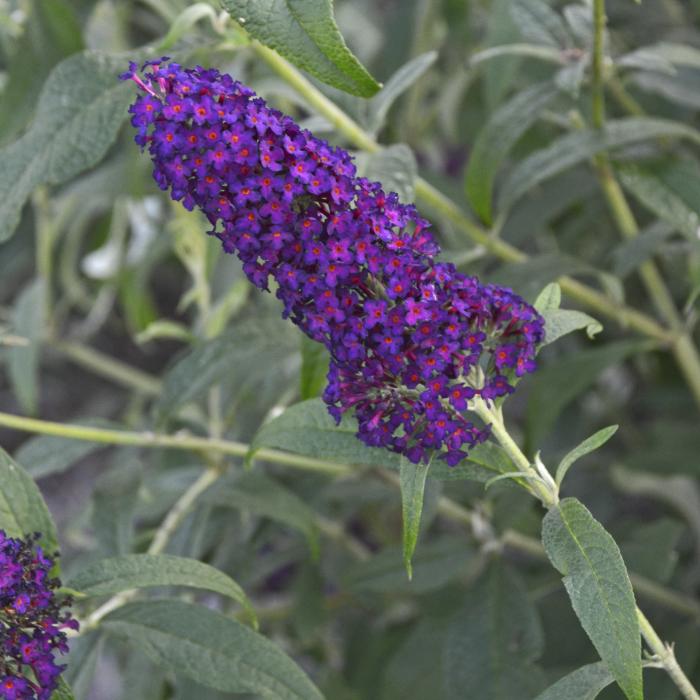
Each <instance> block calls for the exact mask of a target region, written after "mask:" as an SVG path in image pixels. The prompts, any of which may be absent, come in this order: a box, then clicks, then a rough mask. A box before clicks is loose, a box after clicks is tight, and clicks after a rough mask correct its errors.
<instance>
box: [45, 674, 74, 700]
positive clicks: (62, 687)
mask: <svg viewBox="0 0 700 700" xmlns="http://www.w3.org/2000/svg"><path fill="white" fill-rule="evenodd" d="M51 700H75V696H74V695H73V691H72V690H71V688H70V686H69V685H68V683H67V682H66V681H65V679H64V678H59V679H58V687H57V688H56V690H54V691H53V693H51Z"/></svg>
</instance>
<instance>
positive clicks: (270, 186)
mask: <svg viewBox="0 0 700 700" xmlns="http://www.w3.org/2000/svg"><path fill="white" fill-rule="evenodd" d="M166 61H167V59H161V60H160V61H150V62H148V63H147V64H146V65H144V66H143V68H142V71H141V73H139V71H138V69H137V66H136V65H135V64H131V65H130V68H129V70H128V71H127V72H126V73H124V74H123V75H122V76H121V77H122V78H124V79H132V80H134V81H135V82H136V83H137V84H138V85H139V87H140V88H141V91H142V93H141V94H140V95H139V96H138V97H137V99H136V101H135V102H134V103H133V105H132V106H131V108H130V112H131V114H132V119H131V122H132V124H133V126H134V127H135V128H136V130H137V135H136V138H135V140H136V142H137V143H138V144H139V145H140V146H141V147H142V149H145V148H147V149H148V152H149V153H150V156H151V158H152V160H153V164H154V169H153V174H154V177H155V180H156V182H157V183H158V185H159V186H160V187H161V188H162V189H164V190H170V194H171V197H172V198H173V199H174V200H177V201H180V202H182V204H183V205H184V206H185V207H186V208H187V209H190V210H191V209H194V208H198V209H200V210H201V211H202V212H203V213H204V214H205V215H206V217H207V219H208V220H209V222H210V223H211V227H212V228H211V230H210V232H209V233H211V234H212V235H214V236H217V237H218V238H219V239H220V240H221V242H222V244H223V248H224V250H225V251H226V252H227V253H235V254H236V255H237V256H238V257H239V258H240V260H241V261H242V263H243V270H244V271H245V273H246V275H247V276H248V278H249V279H250V281H251V282H252V283H253V284H255V285H256V286H257V287H259V288H260V289H266V290H268V289H270V288H271V286H272V285H273V283H274V289H275V293H276V295H277V297H278V298H279V299H280V300H281V302H282V304H283V306H284V312H283V313H284V316H285V317H289V318H290V319H291V320H292V321H293V322H294V323H295V324H296V325H298V326H299V327H300V328H301V329H302V330H303V331H304V332H305V333H306V334H307V335H308V336H309V337H310V338H312V339H313V340H316V341H318V342H320V343H323V344H324V345H325V346H326V348H328V350H329V353H330V356H331V363H330V370H329V373H328V386H327V388H326V390H325V392H324V395H323V398H324V400H325V402H326V404H327V405H328V408H329V411H330V413H331V414H332V415H333V416H334V418H335V419H336V421H338V420H340V417H341V414H343V413H344V412H346V411H348V410H349V409H351V408H353V409H354V411H355V416H356V417H357V420H358V424H359V430H358V436H359V437H360V438H361V439H362V440H363V441H364V442H365V443H366V444H367V445H371V446H377V447H386V448H389V449H391V450H393V451H395V452H398V453H401V454H403V455H405V456H406V457H407V458H408V459H410V460H411V461H413V462H416V463H417V462H421V461H426V460H428V459H430V457H431V456H432V455H433V454H434V453H439V454H440V456H441V457H442V458H443V459H445V460H446V461H447V462H448V463H449V464H450V465H454V464H457V463H458V462H459V461H460V460H461V459H463V458H464V457H465V455H466V452H465V450H467V449H468V448H469V447H470V446H473V445H476V444H477V443H480V442H482V441H483V440H485V439H486V437H487V436H488V426H482V427H478V426H476V425H475V424H474V423H472V422H471V421H470V420H469V418H468V417H467V416H468V415H469V414H467V416H465V414H464V412H465V409H467V404H468V401H469V400H470V399H473V398H474V397H476V396H480V397H482V398H484V399H490V400H493V399H496V398H497V397H500V396H504V395H506V394H508V393H510V392H512V391H513V383H514V378H516V377H519V376H521V375H523V374H524V373H526V372H531V371H532V370H533V369H534V366H535V365H534V357H535V353H536V349H537V344H538V343H539V342H540V341H541V340H542V338H543V321H542V318H541V317H540V316H539V315H538V314H537V312H536V311H535V310H534V309H533V308H532V307H531V306H529V305H528V304H527V303H525V302H524V301H523V300H522V299H521V298H520V297H519V296H517V295H516V294H514V293H513V292H512V291H510V290H508V289H506V288H503V287H498V286H493V285H483V284H481V283H480V282H479V281H478V280H477V279H476V278H474V277H469V276H467V275H464V274H462V273H460V272H458V271H457V270H456V269H455V267H454V266H453V265H451V264H449V263H445V262H438V260H437V259H436V256H437V255H438V254H439V252H440V250H439V247H438V245H437V244H436V242H435V240H434V238H433V236H432V234H431V233H430V231H429V226H430V225H429V223H428V222H427V221H426V220H425V219H423V218H421V216H420V215H419V214H418V212H417V211H416V209H415V207H414V206H412V205H406V204H402V203H401V202H400V201H399V198H398V196H397V195H396V194H393V193H391V194H387V193H385V192H384V191H383V190H382V187H381V185H380V184H379V183H377V182H370V181H369V180H367V179H365V178H362V177H358V175H357V172H356V168H355V166H354V164H353V162H352V159H351V157H350V155H349V154H348V153H347V152H346V151H344V150H343V149H341V148H337V147H336V148H334V147H332V146H330V145H329V144H328V143H327V142H326V141H324V140H321V139H319V138H316V137H315V136H314V135H313V134H311V133H310V132H309V131H307V130H304V129H302V128H301V127H300V126H298V125H297V124H296V123H295V122H294V120H293V119H292V118H290V117H288V116H285V115H284V114H282V113H280V112H279V111H277V110H274V109H271V108H270V107H269V106H268V105H267V104H266V103H265V101H264V100H263V99H261V98H260V97H258V96H256V94H255V93H254V92H253V91H252V90H250V89H249V88H248V87H246V86H245V85H242V84H241V83H240V82H238V81H236V80H234V79H233V78H232V77H231V76H229V75H225V74H221V73H219V72H218V71H217V70H212V69H204V68H201V67H196V68H191V69H190V68H182V67H181V66H179V65H178V64H177V63H174V62H170V63H168V62H166Z"/></svg>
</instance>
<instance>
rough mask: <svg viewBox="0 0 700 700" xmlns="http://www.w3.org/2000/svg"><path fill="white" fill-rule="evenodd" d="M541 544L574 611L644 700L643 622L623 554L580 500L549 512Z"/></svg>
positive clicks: (620, 679)
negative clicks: (640, 620)
mask: <svg viewBox="0 0 700 700" xmlns="http://www.w3.org/2000/svg"><path fill="white" fill-rule="evenodd" d="M542 543H543V544H544V548H545V551H546V552H547V555H548V556H549V558H550V560H551V561H552V564H553V565H554V566H555V567H556V568H557V569H558V570H559V572H560V573H561V574H563V576H564V586H565V587H566V590H567V593H568V594H569V598H570V599H571V603H572V606H573V608H574V612H575V613H576V615H577V616H578V619H579V620H580V622H581V625H582V626H583V629H584V630H585V631H586V634H588V636H589V638H590V639H591V641H592V642H593V646H595V648H596V650H597V651H598V653H599V654H600V657H601V659H602V660H603V661H604V662H605V664H606V666H607V667H608V669H609V670H610V673H611V674H612V675H613V676H614V678H615V680H616V681H617V683H618V685H619V686H620V688H622V690H623V692H624V693H625V695H626V696H627V698H629V700H642V698H643V693H642V659H641V639H640V632H639V623H638V622H637V613H636V605H635V601H634V593H633V592H632V584H631V583H630V580H629V576H628V575H627V569H626V568H625V563H624V562H623V560H622V555H621V554H620V550H619V548H618V546H617V544H616V543H615V540H613V538H612V537H611V536H610V534H609V533H608V532H607V531H606V530H605V528H604V527H603V526H602V525H601V524H600V523H599V522H598V521H597V520H595V518H594V517H593V516H592V515H591V514H590V513H589V512H588V510H587V509H586V507H585V506H584V505H583V504H581V503H580V502H579V501H577V500H576V499H575V498H566V499H564V500H563V501H561V502H560V503H559V505H558V506H557V507H555V508H552V510H550V511H549V513H547V515H546V516H545V518H544V521H543V523H542Z"/></svg>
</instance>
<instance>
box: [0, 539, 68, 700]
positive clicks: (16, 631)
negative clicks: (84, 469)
mask: <svg viewBox="0 0 700 700" xmlns="http://www.w3.org/2000/svg"><path fill="white" fill-rule="evenodd" d="M38 539H39V535H38V534H34V535H31V536H29V537H27V538H26V539H20V538H13V537H8V536H7V534H6V533H5V532H4V531H3V530H0V698H2V699H3V700H49V698H50V697H51V695H52V694H53V691H54V690H55V689H56V687H57V685H58V678H59V676H60V674H61V672H62V671H63V670H64V668H65V666H62V665H59V664H57V663H56V661H55V659H54V655H55V654H56V652H58V653H61V654H63V653H65V652H67V651H68V646H67V643H66V633H65V630H66V629H69V628H70V629H73V630H77V629H78V623H77V622H76V621H75V620H74V619H72V618H71V616H70V614H69V613H67V612H62V611H61V608H62V606H64V605H66V604H68V603H69V602H70V600H69V599H63V600H59V598H57V596H56V592H55V591H56V589H57V588H58V587H59V586H60V585H61V582H60V581H59V580H58V579H57V578H52V577H51V573H50V572H51V569H52V568H53V564H54V562H53V559H52V558H51V557H49V556H46V554H44V552H43V550H42V548H41V547H40V546H39V545H37V543H36V542H37V540H38Z"/></svg>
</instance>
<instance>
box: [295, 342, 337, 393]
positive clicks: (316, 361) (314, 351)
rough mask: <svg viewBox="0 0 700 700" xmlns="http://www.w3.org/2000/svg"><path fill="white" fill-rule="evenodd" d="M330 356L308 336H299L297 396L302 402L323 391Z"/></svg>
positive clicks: (319, 344)
mask: <svg viewBox="0 0 700 700" xmlns="http://www.w3.org/2000/svg"><path fill="white" fill-rule="evenodd" d="M329 362H330V355H329V354H328V350H327V349H326V348H325V347H324V346H323V345H322V344H321V343H317V342H315V341H313V340H311V339H310V338H309V337H308V336H306V335H302V336H301V370H300V373H299V396H300V397H301V399H302V401H306V400H307V399H313V398H316V397H317V396H319V395H320V394H321V392H322V391H323V387H324V386H325V384H326V375H327V374H328V363H329Z"/></svg>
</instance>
